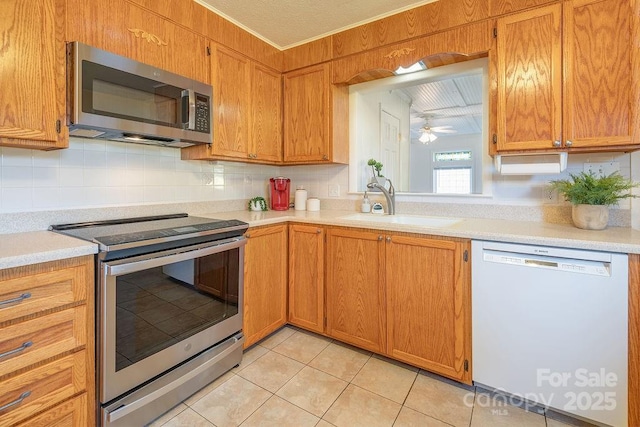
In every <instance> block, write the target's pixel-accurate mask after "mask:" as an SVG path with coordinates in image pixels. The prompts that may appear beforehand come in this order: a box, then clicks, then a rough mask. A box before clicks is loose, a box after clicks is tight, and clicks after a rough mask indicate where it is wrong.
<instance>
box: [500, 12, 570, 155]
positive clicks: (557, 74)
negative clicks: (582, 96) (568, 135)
mask: <svg viewBox="0 0 640 427" xmlns="http://www.w3.org/2000/svg"><path fill="white" fill-rule="evenodd" d="M561 18H562V5H561V4H555V5H553V6H549V7H544V8H541V9H535V10H532V11H528V12H523V13H518V14H515V15H511V16H507V17H505V18H501V19H498V25H497V31H498V34H497V38H498V39H497V47H496V49H497V63H498V67H497V68H498V69H497V72H498V99H497V106H498V110H497V130H498V135H497V150H498V151H514V150H530V149H551V148H553V147H554V146H558V144H561V141H562V139H561V138H562V135H561V132H562V104H561V102H562V50H561V43H562V39H561V32H560V21H561ZM556 141H557V142H556ZM554 144H555V145H554Z"/></svg>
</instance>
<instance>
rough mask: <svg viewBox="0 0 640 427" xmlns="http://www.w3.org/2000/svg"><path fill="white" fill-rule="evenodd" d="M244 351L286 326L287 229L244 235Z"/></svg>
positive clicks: (263, 229) (262, 229)
mask: <svg viewBox="0 0 640 427" xmlns="http://www.w3.org/2000/svg"><path fill="white" fill-rule="evenodd" d="M245 236H246V237H247V245H246V247H245V254H244V255H245V257H244V313H243V316H244V317H243V328H242V329H243V332H244V335H245V342H244V346H245V348H247V347H250V346H251V345H253V344H254V343H256V342H258V341H259V340H261V339H262V338H264V337H266V336H267V335H269V334H270V333H272V332H274V331H276V330H277V329H278V328H280V327H281V326H283V325H284V324H285V323H287V262H288V257H287V226H286V225H275V226H268V227H258V228H251V229H249V230H248V231H247V233H246V234H245Z"/></svg>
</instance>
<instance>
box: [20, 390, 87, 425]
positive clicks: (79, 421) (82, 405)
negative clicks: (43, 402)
mask: <svg viewBox="0 0 640 427" xmlns="http://www.w3.org/2000/svg"><path fill="white" fill-rule="evenodd" d="M91 425H93V424H91V423H89V422H88V421H87V394H86V393H84V394H81V395H79V396H78V397H74V398H73V399H71V400H67V401H66V402H63V403H61V404H59V405H57V406H54V407H53V408H51V409H49V410H47V411H45V412H43V413H42V414H40V415H38V416H36V417H33V418H31V419H29V420H28V421H26V422H24V423H21V424H18V427H87V426H91Z"/></svg>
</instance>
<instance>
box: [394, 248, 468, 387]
mask: <svg viewBox="0 0 640 427" xmlns="http://www.w3.org/2000/svg"><path fill="white" fill-rule="evenodd" d="M464 251H467V256H468V251H469V244H468V242H459V241H452V240H444V239H434V238H427V237H412V236H401V235H393V236H391V237H390V239H388V240H387V243H386V289H387V329H388V340H387V354H388V355H389V356H391V357H393V358H395V359H399V360H402V361H405V362H407V363H410V364H412V365H415V366H420V367H421V368H424V369H427V370H429V371H431V372H435V373H438V374H441V375H444V376H447V377H449V378H453V379H456V380H458V381H462V382H466V383H471V372H470V363H471V329H470V324H471V323H470V322H471V287H470V284H471V280H470V275H469V274H470V271H469V270H470V269H469V262H468V261H465V260H464V259H465V257H464ZM467 259H468V258H467ZM425 260H428V262H427V263H426V264H425ZM465 368H466V369H465Z"/></svg>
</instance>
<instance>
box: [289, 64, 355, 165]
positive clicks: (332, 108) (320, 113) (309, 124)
mask: <svg viewBox="0 0 640 427" xmlns="http://www.w3.org/2000/svg"><path fill="white" fill-rule="evenodd" d="M283 103H284V161H285V163H348V161H349V160H348V154H349V145H348V127H349V121H348V112H349V111H348V109H349V90H348V87H347V86H336V85H332V84H331V64H321V65H316V66H312V67H308V68H303V69H301V70H297V71H293V72H291V73H287V74H285V75H284V100H283Z"/></svg>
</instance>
